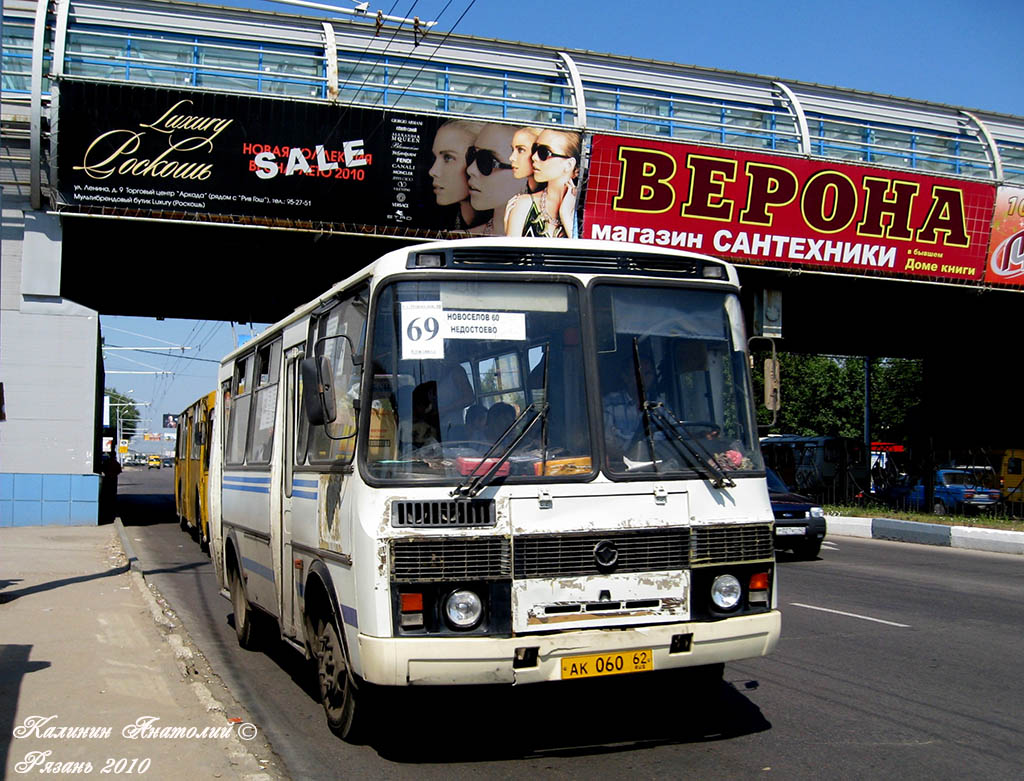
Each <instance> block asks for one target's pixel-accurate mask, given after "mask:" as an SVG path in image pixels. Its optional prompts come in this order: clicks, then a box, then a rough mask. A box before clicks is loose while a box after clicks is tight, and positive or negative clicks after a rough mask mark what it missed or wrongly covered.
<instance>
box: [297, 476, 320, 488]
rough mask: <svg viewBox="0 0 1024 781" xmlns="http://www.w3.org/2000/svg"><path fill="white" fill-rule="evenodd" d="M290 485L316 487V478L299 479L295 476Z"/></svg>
mask: <svg viewBox="0 0 1024 781" xmlns="http://www.w3.org/2000/svg"><path fill="white" fill-rule="evenodd" d="M292 485H301V486H303V487H305V488H316V485H317V483H316V480H300V479H299V478H297V477H296V478H294V479H293V480H292Z"/></svg>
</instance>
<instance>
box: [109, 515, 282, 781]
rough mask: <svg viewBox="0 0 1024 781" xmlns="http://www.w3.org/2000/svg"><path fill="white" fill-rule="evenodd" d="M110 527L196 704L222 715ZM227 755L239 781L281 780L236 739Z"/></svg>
mask: <svg viewBox="0 0 1024 781" xmlns="http://www.w3.org/2000/svg"><path fill="white" fill-rule="evenodd" d="M114 527H115V528H116V529H117V535H118V537H119V539H120V542H121V547H122V549H123V550H124V554H125V557H126V558H127V559H128V567H129V569H130V574H131V579H132V583H133V585H134V586H135V587H136V589H137V590H138V591H139V593H140V594H141V595H142V599H143V601H144V602H145V603H146V606H147V607H148V608H149V612H150V615H151V616H152V618H153V622H154V623H155V624H157V626H159V627H160V632H161V634H162V635H163V638H164V641H165V642H166V643H167V644H168V645H169V646H170V647H171V650H172V652H173V653H174V660H175V663H176V664H177V666H178V671H179V672H180V673H181V676H182V680H184V681H186V682H187V683H188V686H189V688H190V689H191V691H192V693H193V694H194V695H195V697H196V700H197V701H198V702H199V704H200V705H201V706H202V707H203V708H204V709H205V710H206V711H207V713H214V712H219V713H226V711H225V708H224V704H223V703H222V702H221V701H220V700H218V699H217V698H216V697H215V696H214V695H213V693H212V692H211V691H210V689H209V687H208V686H206V684H204V683H202V682H201V681H198V680H196V674H197V670H196V662H195V659H194V657H195V656H196V655H197V654H198V655H199V656H200V658H202V654H199V653H198V651H196V652H193V650H192V649H193V648H194V647H195V644H194V643H193V642H192V638H191V637H189V634H188V630H186V629H185V627H184V625H183V624H181V622H180V620H179V621H178V622H177V623H175V620H174V619H175V618H176V616H175V615H174V612H173V611H172V610H170V609H165V608H162V607H161V606H160V604H159V603H158V602H157V599H156V597H155V596H154V594H153V590H152V589H151V588H150V586H149V584H148V583H147V582H146V576H145V575H144V574H143V572H142V565H141V564H140V563H139V557H138V555H136V553H135V548H134V547H133V546H132V543H131V540H129V539H128V532H127V531H126V530H125V528H124V524H123V523H121V519H120V518H115V519H114ZM172 630H174V631H172ZM202 664H203V665H204V666H205V667H206V668H207V669H208V668H209V664H208V663H207V662H206V660H205V659H202ZM227 751H228V754H229V755H230V756H231V758H232V761H233V763H234V764H236V765H238V766H239V770H240V771H241V772H240V775H239V778H241V779H243V780H244V781H274V779H279V778H284V776H283V775H281V774H280V773H279V772H277V771H276V768H271V767H268V766H267V763H266V760H263V759H261V758H260V756H259V755H258V754H256V753H255V752H254V751H252V750H250V748H249V744H247V743H246V744H243V743H242V741H240V740H239V739H238V738H237V737H233V738H232V739H231V740H230V741H229V742H228V744H227Z"/></svg>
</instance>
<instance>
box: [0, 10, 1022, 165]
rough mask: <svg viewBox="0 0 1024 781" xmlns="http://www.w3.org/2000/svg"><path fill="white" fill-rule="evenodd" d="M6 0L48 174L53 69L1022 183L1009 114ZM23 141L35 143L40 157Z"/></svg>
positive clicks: (531, 55) (654, 66)
mask: <svg viewBox="0 0 1024 781" xmlns="http://www.w3.org/2000/svg"><path fill="white" fill-rule="evenodd" d="M44 2H45V0H44ZM3 8H4V20H3V38H4V40H3V58H2V86H3V104H4V112H3V115H4V127H3V130H4V131H5V140H4V149H3V155H4V160H5V162H8V163H14V164H15V165H16V167H18V166H24V165H26V164H27V165H29V166H37V167H40V168H42V167H45V165H46V151H45V150H46V147H47V144H48V122H47V114H48V106H49V97H50V91H51V86H52V79H54V78H60V77H62V76H73V77H78V78H85V79H90V80H96V81H111V82H129V83H135V84H153V85H161V86H168V87H178V88H187V89H197V90H211V91H219V92H235V93H244V94H259V95H267V96H274V97H283V98H289V99H295V100H313V101H330V102H338V103H341V104H352V105H361V106H377V107H381V108H391V109H396V110H405V111H411V112H428V113H440V114H446V115H449V114H450V115H453V116H469V117H477V118H481V119H492V120H501V119H508V120H510V121H515V122H530V123H534V124H539V125H554V126H572V127H575V128H583V129H586V130H592V131H608V132H614V133H620V134H623V135H635V136H641V137H658V138H665V139H672V140H684V141H690V142H693V143H699V144H709V145H713V146H725V147H742V148H746V149H751V148H753V149H763V150H766V151H773V152H777V153H779V152H780V153H791V154H798V155H804V156H808V157H817V158H828V159H836V160H842V161H846V162H863V163H868V164H871V165H878V166H884V167H891V168H897V169H912V170H918V171H926V172H933V173H939V174H942V175H950V176H956V177H964V178H970V179H981V180H987V181H994V182H1010V183H1024V120H1022V119H1021V118H1018V117H1008V116H1003V115H996V114H982V113H976V112H968V111H964V110H962V109H957V108H953V107H949V106H942V105H937V104H930V103H923V102H919V101H911V100H904V99H897V98H889V97H885V96H879V95H871V94H866V93H857V92H852V91H849V90H840V89H834V88H827V87H821V86H817V85H812V84H800V83H782V82H778V81H772V80H770V79H766V78H763V77H757V76H748V75H744V74H737V73H728V72H723V71H717V70H712V69H706V68H698V67H693V66H681V65H673V64H670V63H658V62H651V61H646V60H638V59H631V58H625V57H616V56H611V55H599V54H594V53H591V52H577V51H557V50H554V49H550V48H546V47H540V46H531V45H528V44H520V43H510V42H502V41H494V40H485V39H480V38H474V37H470V36H460V35H454V34H453V35H446V34H444V33H442V32H439V31H436V30H435V31H432V32H430V33H429V34H427V35H426V37H423V33H422V31H414V30H410V29H407V28H402V27H390V26H385V27H383V29H379V28H378V26H377V25H375V24H374V23H373V22H372V19H370V18H369V17H368V18H367V20H362V19H359V18H358V15H357V16H356V17H344V18H341V19H339V18H329V17H327V16H326V15H320V16H314V15H297V14H295V13H271V12H268V11H254V10H243V9H235V8H224V7H217V6H210V5H203V4H194V3H185V2H177V0H169V1H168V0H124V1H122V0H51V1H50V2H48V3H46V4H45V6H42V8H43V9H44V11H45V13H43V14H37V10H38V9H39V8H40V6H38V4H37V3H35V2H30V1H29V0H5V1H4V6H3ZM40 16H43V19H42V22H40V18H39V17H40ZM33 75H35V78H36V84H37V85H38V87H37V88H34V87H33ZM34 89H35V90H36V91H37V94H33V93H34ZM33 105H34V106H36V107H37V109H38V110H37V111H35V112H33V110H32V109H31V107H32V106H33ZM19 107H22V109H21V110H19ZM26 117H28V121H25V120H26ZM33 123H34V124H33ZM32 139H36V143H35V144H32V143H31V141H32ZM30 147H31V148H36V149H37V150H38V151H37V152H36V153H35V155H34V156H33V154H32V152H31V148H30ZM8 178H9V177H8ZM40 181H41V179H40Z"/></svg>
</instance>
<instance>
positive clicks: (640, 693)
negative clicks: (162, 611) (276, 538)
mask: <svg viewBox="0 0 1024 781" xmlns="http://www.w3.org/2000/svg"><path fill="white" fill-rule="evenodd" d="M228 622H229V623H230V624H232V625H233V622H234V615H231V616H230V618H229V620H228ZM263 631H264V632H265V633H266V634H265V635H264V636H265V637H270V638H272V639H270V640H268V641H265V642H264V643H263V644H262V645H261V647H260V648H259V650H257V651H254V652H255V653H263V654H265V655H266V656H267V657H268V658H269V659H271V660H272V661H273V662H274V663H275V664H277V666H278V667H280V668H281V670H282V671H283V672H285V673H286V674H287V675H289V676H290V677H291V679H292V681H293V682H294V683H295V684H296V685H297V686H299V687H300V688H301V689H302V691H303V692H304V693H305V694H306V696H308V697H309V698H310V700H312V701H313V702H315V703H319V701H320V691H319V687H318V684H317V679H316V671H315V670H314V668H313V666H312V664H311V663H309V662H308V661H307V660H306V659H305V658H304V657H303V656H302V654H300V653H299V652H298V651H296V650H295V649H294V648H292V647H291V646H289V645H287V644H286V643H282V642H280V641H279V640H277V639H276V638H274V634H275V632H276V627H271V626H265V627H264V628H263ZM726 673H728V667H726ZM741 688H742V690H743V691H752V690H755V689H757V688H758V682H757V681H744V682H737V683H736V684H735V685H734V684H732V683H725V682H721V683H718V684H714V685H710V686H709V685H707V684H706V683H703V682H701V681H699V680H698V679H695V678H694V677H693V676H692V675H691V674H690V671H687V670H673V671H666V672H662V673H656V674H648V673H641V674H637V675H625V676H617V677H615V678H603V679H597V680H589V681H573V682H554V683H550V684H547V683H541V684H533V685H530V686H517V687H514V686H443V687H435V686H430V687H422V688H409V689H402V690H399V691H396V692H388V693H386V694H385V693H383V692H381V690H376V692H377V693H380V694H382V695H383V696H382V698H381V699H380V700H379V701H378V702H377V703H376V708H377V710H378V712H379V714H380V716H379V723H378V727H377V728H376V729H375V730H372V732H373V734H374V736H375V737H374V738H373V739H371V740H370V742H369V747H370V748H371V749H373V750H374V751H376V753H377V754H378V755H379V756H380V757H381V758H382V759H385V760H388V761H391V762H399V763H403V764H414V763H426V764H445V763H454V762H458V763H464V762H494V761H502V760H515V759H529V758H538V757H573V756H595V755H601V754H611V753H618V752H623V751H635V750H637V749H644V748H654V747H657V746H664V745H676V744H686V743H704V742H708V741H716V740H726V739H731V738H735V737H738V736H741V735H751V734H754V733H758V732H764V731H766V730H769V729H771V723H770V722H769V721H768V720H767V719H766V718H765V717H764V715H763V714H762V713H761V710H760V708H758V707H757V706H756V705H755V704H754V703H753V702H751V700H750V699H749V698H748V697H746V696H745V695H744V694H743V691H741V690H740V689H741ZM467 714H473V715H472V717H469V718H467ZM396 717H397V718H398V722H399V723H401V725H402V728H401V729H394V728H393V727H394V725H395V719H396ZM389 724H390V725H391V727H389V726H388V725H389ZM453 730H454V731H453ZM453 735H457V736H458V739H457V740H453ZM510 736H515V738H514V739H510Z"/></svg>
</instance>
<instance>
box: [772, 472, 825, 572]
mask: <svg viewBox="0 0 1024 781" xmlns="http://www.w3.org/2000/svg"><path fill="white" fill-rule="evenodd" d="M765 471H766V472H767V474H768V496H769V498H770V499H771V502H772V513H773V514H774V515H775V527H774V531H773V534H772V537H773V539H774V541H775V547H776V548H777V549H778V550H790V551H793V553H795V554H796V555H797V556H800V557H802V558H805V559H813V558H816V557H817V555H818V552H819V551H820V550H821V541H822V540H824V539H825V511H824V509H822V508H821V507H820V506H819V505H818V504H817V503H816V502H815V501H814V500H813V499H809V498H808V497H806V496H801V495H800V494H795V493H793V492H792V491H790V490H789V487H788V486H787V485H786V484H785V483H784V482H783V481H782V478H781V477H779V476H778V475H777V474H775V472H773V471H772V470H771V469H768V470H765Z"/></svg>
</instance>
